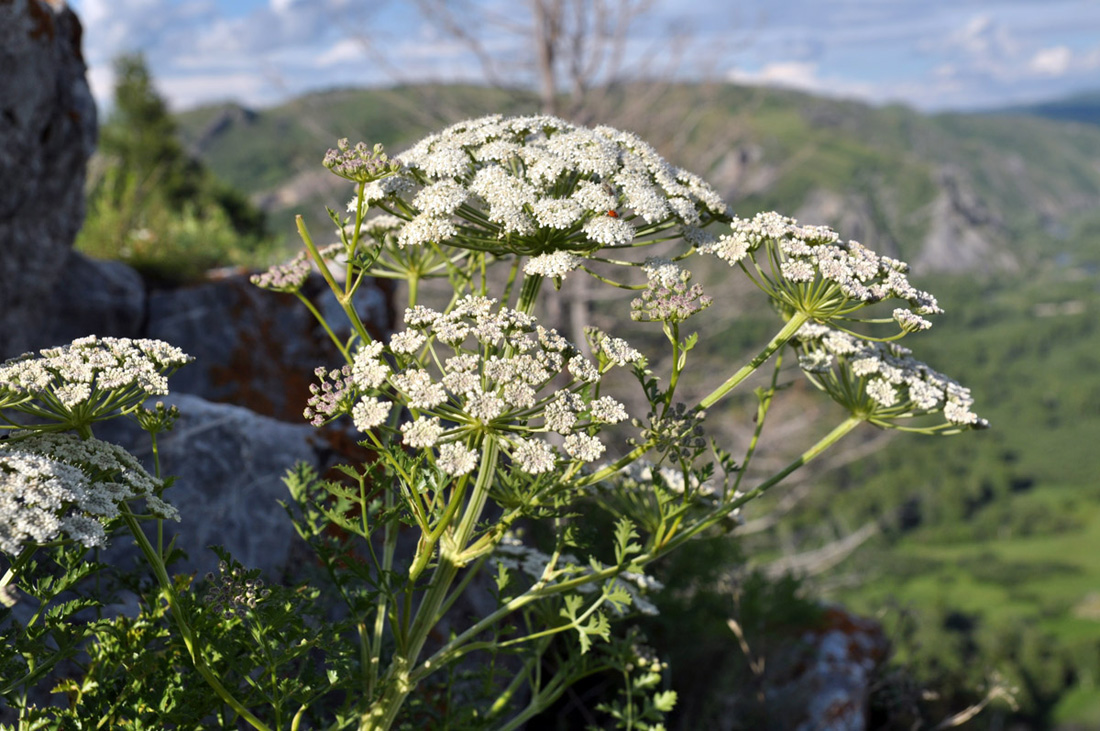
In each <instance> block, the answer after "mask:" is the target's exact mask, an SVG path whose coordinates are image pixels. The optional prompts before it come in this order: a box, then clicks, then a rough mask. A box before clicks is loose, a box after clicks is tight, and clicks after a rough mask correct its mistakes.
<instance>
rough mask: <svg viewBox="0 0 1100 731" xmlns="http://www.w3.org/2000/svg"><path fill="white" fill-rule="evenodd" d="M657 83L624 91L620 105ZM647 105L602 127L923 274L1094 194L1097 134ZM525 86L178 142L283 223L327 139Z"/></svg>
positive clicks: (430, 115) (879, 113) (338, 108)
mask: <svg viewBox="0 0 1100 731" xmlns="http://www.w3.org/2000/svg"><path fill="white" fill-rule="evenodd" d="M648 93H653V92H652V90H650V89H648V88H647V87H625V88H623V89H620V90H618V91H617V92H616V94H617V95H618V98H619V100H621V103H616V99H615V98H612V99H611V100H610V101H608V102H607V103H606V104H605V106H606V108H608V109H612V110H620V109H626V108H628V107H629V104H628V102H630V101H631V100H637V99H639V98H643V97H644V95H645V94H648ZM646 109H648V110H649V112H648V113H646V114H641V115H640V114H638V113H637V111H636V110H635V109H631V111H629V112H628V113H623V112H621V111H612V112H611V113H608V114H606V115H603V116H601V117H600V118H599V119H596V120H594V121H595V122H598V123H604V124H611V125H613V126H620V127H624V128H627V129H632V130H634V131H636V132H638V133H639V134H641V135H642V136H643V137H645V138H646V139H648V140H650V141H651V142H653V143H654V144H655V145H656V146H657V147H658V148H659V149H660V150H661V151H662V153H664V154H665V155H666V156H667V157H668V158H669V159H670V160H672V161H674V162H676V163H677V164H679V165H681V166H683V167H686V168H688V169H691V170H693V171H695V172H698V173H700V174H702V175H703V176H704V177H706V178H707V179H708V180H710V181H711V182H712V183H714V184H715V185H717V186H718V187H719V188H720V189H721V190H722V191H723V192H724V193H726V194H727V196H728V197H729V199H730V200H731V201H732V202H733V203H734V204H735V205H736V207H737V209H738V212H739V213H742V214H743V215H748V214H751V213H753V212H755V211H757V210H761V209H769V208H774V209H778V210H781V211H783V212H785V213H788V214H793V215H796V216H797V217H798V218H800V219H801V220H805V221H807V222H815V223H818V222H821V223H831V224H833V225H835V226H836V227H837V228H838V229H839V230H841V231H842V232H844V234H845V235H846V236H849V237H851V238H856V239H859V240H860V241H862V242H864V243H866V244H868V245H870V246H872V247H873V248H876V249H879V250H883V251H889V252H893V253H895V254H899V255H901V256H903V257H905V258H907V259H908V260H909V261H910V262H911V263H913V264H914V265H915V266H916V267H917V269H918V270H922V271H936V270H946V271H958V270H964V271H971V270H979V271H997V270H1006V269H1017V268H1021V267H1027V266H1031V265H1032V264H1034V262H1035V261H1037V260H1038V259H1041V258H1043V257H1046V256H1049V255H1052V254H1054V253H1056V252H1057V251H1058V250H1059V249H1060V247H1061V246H1062V244H1061V241H1062V240H1063V239H1064V236H1065V234H1066V232H1067V230H1068V227H1069V226H1070V225H1071V223H1070V222H1071V220H1072V219H1073V218H1074V217H1076V216H1078V215H1080V214H1082V213H1084V212H1087V211H1089V210H1091V209H1093V208H1095V207H1096V204H1097V202H1098V201H1100V129H1095V130H1094V129H1092V128H1088V127H1069V126H1067V125H1064V124H1059V123H1057V122H1054V121H1050V120H1045V119H1038V118H1008V117H997V116H990V115H942V116H933V117H927V116H923V115H920V114H918V113H916V112H914V111H912V110H909V109H906V108H903V107H898V106H891V107H886V108H873V107H869V106H866V105H863V104H859V103H855V102H846V101H838V100H831V99H822V98H815V97H812V96H808V95H806V94H801V93H798V92H792V91H782V90H770V89H760V88H749V87H739V86H733V85H723V86H720V87H702V86H689V85H681V86H672V87H663V88H661V89H660V90H659V93H658V95H657V96H655V97H654V98H653V99H652V101H651V102H650V103H649V105H648V106H647V107H646ZM535 111H536V101H535V98H534V97H533V96H531V95H528V94H525V93H522V92H512V91H501V90H496V89H488V88H484V87H473V86H415V87H402V88H394V89H371V90H352V89H345V90H336V91H328V92H323V93H317V94H309V95H306V96H302V97H299V98H297V99H295V100H293V101H291V102H289V103H287V104H284V105H282V106H278V107H274V108H271V109H265V110H261V111H252V110H246V109H243V108H241V107H237V106H226V105H223V106H217V107H208V108H203V109H199V110H195V111H191V112H187V113H185V114H182V115H180V116H179V123H180V128H181V131H182V134H183V136H184V140H185V143H186V144H187V145H188V147H189V149H191V150H192V151H194V152H195V153H197V154H198V155H199V156H200V157H201V158H202V159H203V160H204V162H206V163H207V164H208V165H209V166H210V167H211V168H212V169H213V170H214V171H215V172H216V173H218V174H219V175H220V176H221V177H222V178H223V179H224V180H226V181H227V182H229V183H232V184H233V185H234V186H237V187H238V188H240V189H241V190H244V191H246V192H248V193H250V194H251V195H253V196H254V197H255V198H256V199H257V200H258V201H259V202H260V203H262V205H263V206H264V207H265V208H266V209H267V210H268V211H269V213H270V214H271V216H272V220H273V222H274V224H275V226H276V228H277V229H279V230H281V231H283V232H284V233H286V234H289V233H290V232H291V231H292V227H291V226H290V220H291V218H292V216H293V214H294V213H303V214H304V215H306V216H307V220H311V221H314V222H322V221H323V220H324V214H323V210H322V207H323V205H325V204H328V205H333V204H338V203H339V202H340V198H342V197H343V196H344V195H345V194H346V191H343V188H342V186H341V184H340V182H339V181H338V180H336V179H335V178H333V177H332V176H328V175H326V174H325V173H324V171H323V170H322V169H321V168H320V165H319V161H320V159H321V158H322V156H323V155H324V153H325V150H327V149H328V148H329V147H330V146H332V145H333V143H334V142H335V140H336V139H338V138H340V137H349V138H351V139H352V140H353V141H354V140H360V139H362V140H365V141H368V142H382V143H383V144H385V145H387V147H388V148H389V149H390V150H391V151H399V150H400V149H402V148H403V147H405V146H407V145H409V144H411V143H412V142H414V141H415V140H416V139H418V138H419V137H421V136H423V135H424V134H426V133H428V132H430V131H432V130H435V129H439V128H440V127H442V126H444V125H445V124H448V123H450V122H454V121H458V120H460V119H464V118H468V117H471V116H477V115H482V114H487V113H492V112H499V113H504V114H518V113H532V112H535Z"/></svg>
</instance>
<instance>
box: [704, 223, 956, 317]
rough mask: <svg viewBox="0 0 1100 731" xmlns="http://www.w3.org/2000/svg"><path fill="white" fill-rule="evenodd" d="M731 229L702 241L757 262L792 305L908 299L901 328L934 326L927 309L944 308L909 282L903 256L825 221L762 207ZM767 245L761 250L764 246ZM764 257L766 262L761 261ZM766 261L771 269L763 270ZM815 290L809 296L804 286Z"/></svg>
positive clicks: (840, 309)
mask: <svg viewBox="0 0 1100 731" xmlns="http://www.w3.org/2000/svg"><path fill="white" fill-rule="evenodd" d="M731 229H732V230H731V232H730V233H728V234H723V235H722V236H719V237H718V240H717V241H715V242H713V243H711V244H705V245H703V246H700V247H699V250H700V251H702V252H703V253H707V254H713V255H714V256H717V257H718V258H720V259H722V260H724V261H726V262H727V263H729V264H730V265H731V266H733V265H737V264H740V265H742V266H743V267H746V271H747V272H748V273H749V274H750V276H753V275H754V272H752V271H749V269H748V268H747V266H746V260H751V261H753V262H755V263H756V267H755V277H757V278H758V280H757V281H758V283H759V284H761V286H762V287H763V288H764V289H765V290H766V291H768V292H769V293H771V294H772V296H773V297H777V298H779V299H781V300H782V301H784V302H785V303H787V304H788V305H790V306H792V307H794V308H795V309H804V308H806V307H815V308H819V309H818V311H817V312H815V313H810V314H814V315H815V316H817V315H820V314H821V313H822V312H824V313H825V314H826V315H831V314H846V313H847V312H850V311H852V310H853V309H857V308H858V307H860V306H862V305H865V304H872V303H875V302H879V301H881V300H885V299H888V298H896V299H900V300H903V301H905V302H906V303H908V305H909V308H908V309H906V308H897V309H895V310H894V319H895V320H896V321H897V323H898V325H899V326H900V327H901V329H902V330H904V331H906V332H912V331H915V330H924V329H927V328H929V327H931V323H930V322H928V321H927V320H925V319H924V317H923V315H935V314H939V313H940V312H942V310H941V309H940V307H939V305H938V304H937V302H936V298H935V297H933V296H932V295H931V294H929V293H928V292H924V291H921V290H919V289H917V288H916V287H914V286H913V285H911V284H910V283H909V279H908V278H907V277H906V272H907V271H908V269H909V267H908V265H907V264H905V263H904V262H901V261H898V260H896V259H891V258H890V257H886V256H879V255H878V254H876V253H875V252H873V251H871V250H870V249H868V248H867V247H865V246H863V245H862V244H860V243H859V242H856V241H847V242H845V241H841V240H840V237H839V235H838V234H837V233H836V232H835V231H833V230H832V229H830V228H829V227H827V226H803V225H799V223H798V222H797V221H795V220H794V219H793V218H787V217H785V216H781V215H779V214H778V213H774V212H769V213H759V214H757V215H756V216H754V217H753V218H752V219H742V218H735V219H734V220H733V223H732V224H731ZM761 250H763V251H761ZM762 261H763V262H764V263H763V265H762V264H761V262H762ZM763 267H768V269H769V271H764V269H763ZM803 291H805V292H811V293H813V294H812V297H813V301H806V300H805V296H804V295H803V294H802V292H803Z"/></svg>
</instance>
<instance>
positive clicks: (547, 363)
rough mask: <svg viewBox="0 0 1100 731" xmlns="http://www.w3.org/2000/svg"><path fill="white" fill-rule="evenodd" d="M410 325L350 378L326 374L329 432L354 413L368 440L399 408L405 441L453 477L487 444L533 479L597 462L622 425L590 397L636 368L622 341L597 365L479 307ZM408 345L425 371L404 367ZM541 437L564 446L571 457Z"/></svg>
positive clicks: (619, 411) (615, 407) (322, 392)
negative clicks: (405, 414) (606, 435)
mask: <svg viewBox="0 0 1100 731" xmlns="http://www.w3.org/2000/svg"><path fill="white" fill-rule="evenodd" d="M405 324H406V326H407V329H406V330H404V331H401V332H398V333H396V334H394V335H393V337H392V338H391V340H390V346H389V348H385V347H383V346H382V345H381V344H380V343H377V342H375V343H371V344H369V345H366V346H363V347H361V348H360V349H359V351H358V352H357V353H356V355H355V357H354V359H353V363H352V366H351V367H350V368H347V369H346V370H347V373H343V372H340V373H333V374H325V375H328V376H330V378H329V382H328V383H325V384H323V385H321V386H319V387H317V389H316V396H315V401H317V404H315V405H314V411H319V410H320V406H321V403H320V402H321V401H324V406H325V408H324V409H323V411H324V418H325V419H326V420H327V418H330V417H331V416H334V415H337V413H338V412H342V413H350V414H351V415H352V417H353V420H354V421H355V424H356V427H357V428H359V429H360V430H361V431H364V432H367V431H371V430H372V429H375V428H379V427H382V426H383V424H384V422H385V421H386V419H387V417H388V416H389V415H390V414H392V413H397V412H394V411H393V410H392V407H393V406H396V407H397V408H398V410H399V411H400V410H402V409H409V410H411V412H412V416H413V420H412V421H410V422H408V423H406V424H404V425H403V426H401V433H402V441H403V442H404V443H405V444H406V445H407V446H409V447H413V448H418V449H435V450H437V451H438V452H437V457H436V461H437V465H438V466H439V468H440V469H442V470H443V471H444V472H446V473H447V474H450V475H455V476H458V475H463V474H466V473H467V472H469V471H471V470H473V469H474V467H475V466H476V465H477V463H478V461H479V459H480V451H479V449H480V445H481V444H482V442H483V439H484V438H485V436H486V435H487V434H491V435H493V437H494V438H496V439H498V440H500V441H502V442H503V443H504V445H505V449H506V452H507V453H508V454H509V455H511V457H512V464H513V465H514V467H515V468H516V469H519V470H521V471H523V472H526V473H529V474H540V473H542V472H546V471H548V470H551V469H553V468H554V466H555V465H556V463H557V460H559V459H560V460H564V461H569V460H576V461H578V462H591V461H593V460H595V459H597V458H598V457H599V456H600V455H601V454H602V453H603V452H604V449H605V446H604V445H603V443H601V442H600V440H599V437H598V436H597V434H598V432H599V431H600V430H601V429H602V428H603V426H604V425H606V424H612V423H616V422H619V421H622V420H624V419H626V418H627V414H626V409H625V408H624V407H623V405H622V404H620V403H619V402H618V401H616V400H615V399H614V398H612V397H610V396H600V397H599V398H596V399H592V398H590V397H588V396H587V394H588V387H587V386H588V384H592V383H595V382H596V381H598V380H599V379H600V378H601V377H602V375H603V374H604V373H605V372H606V371H607V370H608V369H610V368H611V367H613V366H614V365H627V364H629V363H632V362H634V361H636V360H637V359H639V358H640V357H641V355H640V354H639V353H638V352H637V351H636V350H634V349H633V348H631V347H630V346H629V345H628V344H627V343H626V342H625V341H623V340H621V339H619V338H612V337H609V336H606V335H602V336H601V338H600V340H599V347H598V348H597V352H599V353H600V364H599V365H597V364H595V363H592V362H591V361H589V360H588V359H586V358H585V357H584V356H583V355H581V354H580V352H579V351H578V349H577V348H576V347H575V346H574V345H573V344H572V343H570V342H569V341H568V340H566V339H565V338H563V337H561V336H560V335H559V334H558V333H557V332H556V331H554V330H547V329H545V328H542V327H539V326H538V324H537V322H536V320H535V318H534V317H532V316H530V315H527V314H524V313H522V312H519V311H517V310H512V309H509V308H507V307H499V306H498V305H497V302H496V300H492V299H489V298H486V297H479V296H472V295H471V296H467V297H465V298H463V299H461V300H459V301H458V302H457V303H456V304H455V305H454V307H453V308H452V309H451V310H450V311H448V312H437V311H435V310H432V309H430V308H427V307H424V306H418V307H415V308H410V309H409V310H407V311H406V313H405ZM409 343H415V344H416V348H417V349H418V350H419V349H427V353H428V355H427V356H426V357H425V358H424V360H423V363H421V362H420V361H410V360H409V358H408V356H407V354H406V351H407V349H408V348H407V344H409ZM402 363H407V367H405V368H404V369H402V368H400V367H399V366H400V364H402ZM393 364H397V365H393ZM387 428H388V427H387ZM540 432H541V433H545V432H555V433H558V434H561V435H563V436H564V437H566V440H565V446H564V449H565V453H564V454H561V453H559V452H558V450H557V448H555V447H554V446H552V445H551V444H550V443H549V442H546V441H543V440H542V439H540V438H539V437H538V436H537V434H538V433H540Z"/></svg>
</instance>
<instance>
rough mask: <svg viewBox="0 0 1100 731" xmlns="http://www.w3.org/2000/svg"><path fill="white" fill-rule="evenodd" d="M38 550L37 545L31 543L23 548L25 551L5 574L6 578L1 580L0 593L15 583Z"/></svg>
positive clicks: (20, 553)
mask: <svg viewBox="0 0 1100 731" xmlns="http://www.w3.org/2000/svg"><path fill="white" fill-rule="evenodd" d="M37 550H38V544H37V543H30V544H27V545H26V546H23V550H21V551H20V552H19V555H18V556H16V557H15V560H14V561H12V564H11V566H8V570H7V571H5V572H4V576H3V577H2V578H0V593H2V592H3V589H4V587H5V586H7V585H8V584H10V583H11V582H13V581H15V577H16V576H17V575H18V574H19V572H20V571H22V570H23V568H24V567H25V566H26V565H27V564H28V563H30V562H31V559H32V558H33V557H34V552H35V551H37Z"/></svg>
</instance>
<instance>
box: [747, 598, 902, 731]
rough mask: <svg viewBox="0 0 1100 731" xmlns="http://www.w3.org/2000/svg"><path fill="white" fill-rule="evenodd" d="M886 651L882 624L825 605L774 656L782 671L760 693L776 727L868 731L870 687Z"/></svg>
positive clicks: (815, 730)
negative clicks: (813, 622)
mask: <svg viewBox="0 0 1100 731" xmlns="http://www.w3.org/2000/svg"><path fill="white" fill-rule="evenodd" d="M889 653H890V642H889V640H888V639H887V637H886V633H885V632H884V630H883V628H882V625H881V624H879V623H878V622H876V621H874V620H871V619H867V618H865V617H861V616H859V615H857V614H855V613H853V612H851V611H849V610H847V609H845V608H843V607H840V606H835V605H834V606H828V607H826V608H825V610H824V613H823V615H822V617H821V619H820V621H819V622H818V623H816V625H815V626H814V627H812V628H810V629H808V630H806V631H804V632H803V633H802V634H801V636H799V637H798V638H797V639H795V640H794V641H793V642H791V643H790V644H789V645H788V646H787V647H786V648H785V650H784V652H783V653H782V657H781V659H780V658H775V659H779V663H778V665H779V666H780V668H782V669H784V670H786V671H787V672H783V671H782V670H781V671H780V673H778V674H777V676H773V677H772V678H771V682H770V684H769V687H767V688H766V690H765V694H766V696H767V701H768V706H769V708H772V709H774V710H775V713H776V714H778V715H777V716H775V717H774V720H775V721H776V726H775V727H776V728H789V729H796V730H797V731H849V730H851V731H860V730H862V729H865V728H867V726H868V713H869V700H870V696H871V685H872V683H873V682H874V680H875V678H876V670H878V669H879V668H880V666H881V665H882V664H883V663H884V662H885V661H886V659H887V657H888V656H889ZM769 659H772V658H769ZM780 716H781V717H780Z"/></svg>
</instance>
